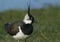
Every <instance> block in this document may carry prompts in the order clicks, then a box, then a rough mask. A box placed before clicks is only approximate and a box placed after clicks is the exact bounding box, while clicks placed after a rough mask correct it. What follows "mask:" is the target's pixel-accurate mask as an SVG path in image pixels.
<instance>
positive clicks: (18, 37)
mask: <svg viewBox="0 0 60 42" xmlns="http://www.w3.org/2000/svg"><path fill="white" fill-rule="evenodd" d="M18 28H19V32H18V33H17V34H16V35H14V36H13V38H14V39H17V40H18V39H25V38H27V37H28V36H29V35H25V34H24V33H23V32H22V30H21V28H20V26H19V27H18Z"/></svg>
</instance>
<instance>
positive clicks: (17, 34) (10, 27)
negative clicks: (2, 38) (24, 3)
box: [4, 3, 35, 42]
mask: <svg viewBox="0 0 60 42" xmlns="http://www.w3.org/2000/svg"><path fill="white" fill-rule="evenodd" d="M34 21H35V18H34V17H33V16H32V15H31V13H30V3H29V5H28V10H27V13H26V15H25V16H24V18H23V20H22V21H14V22H7V23H5V24H4V27H5V31H6V32H7V33H8V34H9V35H10V36H12V37H13V38H14V39H16V40H18V42H19V40H20V39H24V40H25V42H26V39H27V38H28V37H30V35H31V34H32V33H33V23H34Z"/></svg>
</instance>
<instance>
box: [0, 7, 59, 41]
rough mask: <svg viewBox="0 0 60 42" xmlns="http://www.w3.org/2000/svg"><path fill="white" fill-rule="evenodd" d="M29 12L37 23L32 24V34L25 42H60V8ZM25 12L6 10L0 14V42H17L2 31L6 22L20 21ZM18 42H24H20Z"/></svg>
mask: <svg viewBox="0 0 60 42" xmlns="http://www.w3.org/2000/svg"><path fill="white" fill-rule="evenodd" d="M40 13H41V9H34V10H31V14H32V15H33V16H34V17H35V19H36V21H37V23H34V32H33V34H32V36H31V37H30V38H28V39H27V42H60V8H58V7H57V8H56V7H54V8H47V9H45V10H44V12H42V13H41V14H40ZM25 14H26V11H16V10H7V11H4V12H2V13H0V42H17V40H15V39H13V38H12V37H11V36H10V35H8V34H7V33H6V32H5V30H4V24H5V23H6V22H13V21H16V20H22V19H23V17H24V15H25ZM20 42H24V40H21V41H20Z"/></svg>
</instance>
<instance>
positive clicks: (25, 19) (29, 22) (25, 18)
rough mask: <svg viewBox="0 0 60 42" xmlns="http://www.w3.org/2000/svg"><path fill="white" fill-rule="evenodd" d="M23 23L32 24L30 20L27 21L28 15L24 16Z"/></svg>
mask: <svg viewBox="0 0 60 42" xmlns="http://www.w3.org/2000/svg"><path fill="white" fill-rule="evenodd" d="M23 22H25V24H31V23H32V20H29V16H28V14H26V15H25V17H24V20H23Z"/></svg>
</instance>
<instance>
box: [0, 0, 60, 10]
mask: <svg viewBox="0 0 60 42" xmlns="http://www.w3.org/2000/svg"><path fill="white" fill-rule="evenodd" d="M29 1H30V0H0V11H2V10H7V9H27V7H28V6H27V2H29ZM45 3H51V4H52V5H60V0H31V5H30V7H31V8H41V7H42V6H43V5H44V4H45Z"/></svg>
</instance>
